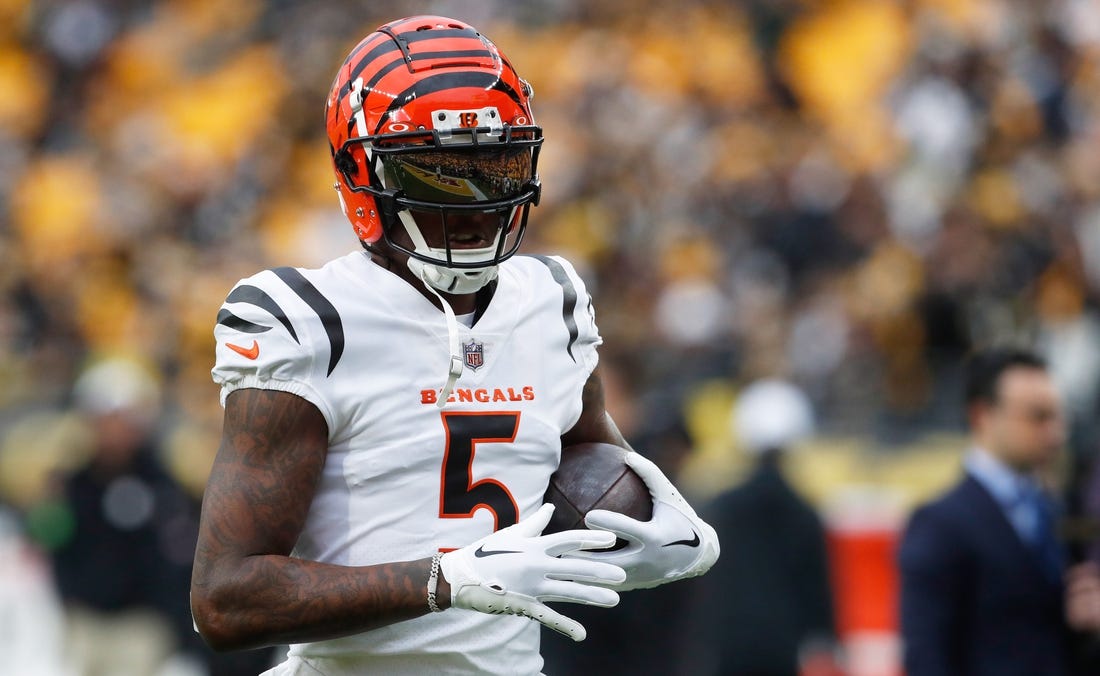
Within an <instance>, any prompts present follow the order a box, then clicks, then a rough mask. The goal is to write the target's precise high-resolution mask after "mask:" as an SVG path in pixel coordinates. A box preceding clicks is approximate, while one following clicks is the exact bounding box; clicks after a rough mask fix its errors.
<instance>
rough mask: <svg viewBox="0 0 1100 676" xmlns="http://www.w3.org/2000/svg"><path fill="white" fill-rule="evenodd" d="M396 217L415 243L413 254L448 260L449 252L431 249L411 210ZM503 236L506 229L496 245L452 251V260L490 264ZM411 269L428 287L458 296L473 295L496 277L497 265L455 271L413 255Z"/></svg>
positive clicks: (401, 212)
mask: <svg viewBox="0 0 1100 676" xmlns="http://www.w3.org/2000/svg"><path fill="white" fill-rule="evenodd" d="M397 217H398V219H399V220H400V221H401V225H403V226H404V227H405V232H407V233H408V235H409V239H411V240H412V243H413V250H414V251H416V252H417V253H419V254H424V255H426V256H433V257H435V258H440V259H445V258H446V257H447V250H446V249H437V248H434V247H430V246H428V242H427V241H426V240H425V239H424V236H423V235H422V234H421V233H420V228H419V227H417V225H416V221H415V220H414V219H413V216H412V214H410V213H409V212H408V211H400V212H398V214H397ZM503 236H504V229H503V228H499V229H498V230H497V235H496V237H495V238H494V239H493V243H492V244H490V245H489V246H487V247H482V248H480V249H457V250H451V260H453V261H455V262H457V263H480V262H483V261H491V260H492V259H493V256H495V255H496V251H497V245H498V244H499V243H500V238H501V237H503ZM408 266H409V269H410V270H412V273H413V274H414V275H416V277H417V279H419V280H421V281H423V282H424V284H425V285H427V286H428V287H434V289H438V290H439V291H443V292H445V293H452V294H457V295H462V294H467V293H474V292H475V291H478V290H479V289H481V287H483V286H485V285H486V284H488V283H489V282H491V281H493V280H494V279H496V277H497V266H496V265H486V266H485V267H483V268H476V269H454V268H448V267H446V266H444V265H437V264H435V263H428V262H426V261H422V260H420V259H417V258H413V257H412V256H410V257H409V261H408Z"/></svg>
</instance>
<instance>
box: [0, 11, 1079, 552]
mask: <svg viewBox="0 0 1100 676" xmlns="http://www.w3.org/2000/svg"><path fill="white" fill-rule="evenodd" d="M416 13H442V14H452V15H455V16H457V17H459V18H462V19H464V20H467V21H469V22H470V23H472V24H474V25H476V26H478V27H479V28H481V29H482V30H483V31H484V32H485V34H487V35H489V36H491V37H492V38H493V40H494V41H495V42H497V43H498V44H499V45H500V46H501V47H502V49H503V50H504V51H505V53H507V54H508V56H509V58H510V60H511V61H512V62H513V64H514V65H515V66H516V68H517V70H518V71H519V72H520V73H521V74H522V75H523V76H524V77H525V78H526V79H528V80H529V81H530V82H531V83H532V85H533V86H534V89H535V92H536V96H535V101H534V105H535V112H536V115H537V116H538V121H539V123H540V124H541V125H542V126H543V127H544V130H545V134H546V138H547V141H546V145H545V149H544V151H543V154H542V156H541V160H540V173H541V175H542V179H543V185H544V193H543V202H542V205H541V206H539V207H538V208H537V209H536V210H535V211H534V212H533V214H532V220H531V227H530V228H529V229H528V240H527V243H526V244H525V249H526V250H527V251H548V252H554V253H562V254H564V255H566V256H568V257H570V258H571V259H572V260H573V261H574V262H575V263H576V264H577V266H578V268H579V269H580V270H581V271H582V274H584V275H585V277H586V278H587V279H588V280H589V282H590V285H591V290H592V291H593V294H594V296H595V301H596V308H597V319H598V321H599V325H600V328H601V331H602V333H603V335H604V338H605V341H606V343H605V346H604V348H603V349H602V357H603V360H604V364H605V365H606V366H605V368H606V369H607V370H608V372H609V374H610V375H609V376H608V377H609V379H610V380H612V381H613V382H612V385H613V387H614V389H615V390H616V392H617V394H616V395H615V396H613V399H612V402H611V403H612V405H613V407H615V410H613V411H612V412H613V413H614V414H615V415H616V417H617V418H618V419H619V420H620V424H621V426H622V427H624V430H625V431H626V432H627V436H628V437H631V436H632V435H635V436H637V437H645V438H661V437H660V435H661V434H665V433H668V432H669V430H674V431H675V430H679V429H681V428H682V427H683V426H684V425H685V424H687V423H686V422H685V420H686V419H687V418H690V415H688V413H687V412H685V407H686V406H688V403H689V402H694V403H693V405H697V406H698V405H701V404H699V403H698V397H697V395H698V393H699V392H701V391H709V390H706V388H705V384H707V383H712V382H721V383H726V384H731V385H732V386H736V385H737V384H739V383H743V382H747V381H748V380H750V379H754V378H758V377H767V376H781V377H784V378H787V379H789V380H791V381H793V382H795V383H797V384H798V385H800V386H801V387H802V388H803V389H804V390H805V391H806V392H807V393H809V396H810V398H811V400H812V402H813V405H814V408H815V411H816V417H817V418H818V421H819V429H820V432H819V433H820V434H822V435H838V436H849V437H857V438H860V439H865V440H868V443H870V444H871V445H873V446H874V447H875V448H877V449H879V450H880V451H881V452H883V453H887V452H889V448H890V447H892V446H894V445H897V444H903V443H909V442H911V441H912V440H914V439H920V438H922V437H923V436H925V435H927V434H929V433H934V432H937V431H942V430H954V431H958V430H960V429H961V426H962V417H961V414H960V411H961V407H960V399H959V394H958V392H959V391H960V388H959V371H958V365H959V363H960V361H961V358H962V356H963V355H964V354H965V353H966V352H967V351H968V350H969V349H971V348H972V347H974V346H980V345H987V344H990V343H995V342H1001V341H1005V340H1016V341H1023V342H1026V343H1028V344H1031V345H1035V346H1037V347H1038V348H1039V349H1040V350H1041V351H1042V352H1043V353H1044V354H1045V355H1047V356H1048V358H1049V359H1050V360H1051V364H1052V371H1053V373H1054V376H1055V378H1056V380H1057V382H1058V384H1059V386H1060V388H1061V389H1062V391H1063V393H1064V395H1065V397H1066V399H1067V402H1068V406H1069V409H1070V410H1071V412H1072V413H1073V433H1072V437H1071V442H1070V445H1071V447H1072V450H1073V451H1074V453H1073V456H1072V457H1073V458H1074V466H1075V467H1078V468H1079V469H1080V472H1081V473H1083V471H1084V469H1083V468H1086V467H1087V466H1088V464H1089V462H1090V461H1091V459H1092V458H1093V457H1094V456H1095V455H1096V454H1097V450H1098V446H1100V430H1098V425H1097V422H1096V421H1097V419H1098V418H1100V416H1098V413H1100V2H1097V1H1096V0H1049V1H1046V2H1031V1H1028V0H746V1H745V2H740V3H730V2H719V1H717V0H713V1H707V0H684V1H682V2H677V3H662V2H655V1H652V0H646V1H644V2H637V1H628V0H584V1H582V0H551V1H546V2H535V1H530V2H527V1H524V2H511V1H506V0H491V1H485V2H479V3H457V2H444V1H437V2H427V1H421V2H413V1H411V0H402V1H398V2H389V3H361V2H349V1H347V0H342V1H337V2H330V1H326V2H320V1H317V0H313V1H310V0H307V1H302V2H290V1H289V0H268V1H266V2H264V1H261V0H238V1H237V2H232V3H224V2H217V1H215V0H162V1H159V2H148V1H145V2H140V1H137V0H43V1H40V2H33V3H32V2H30V1H29V0H0V379H2V380H3V382H4V387H3V388H0V504H7V505H9V506H11V507H12V508H13V510H14V511H16V512H17V513H19V514H20V515H23V516H27V517H28V518H27V519H25V520H26V522H27V523H28V524H29V525H28V526H27V528H28V529H29V530H30V532H32V534H33V535H34V536H35V537H36V538H37V539H38V541H39V542H41V543H42V544H44V545H45V547H46V548H47V549H48V550H51V549H52V550H54V551H57V550H60V549H61V548H63V547H65V546H67V545H68V544H71V540H72V538H73V537H74V536H73V529H72V528H71V527H66V525H65V524H66V523H67V522H66V520H65V519H64V518H63V511H64V510H62V511H61V512H58V508H57V504H58V502H59V501H60V502H64V499H63V495H62V493H63V492H62V491H61V489H60V488H59V487H58V481H59V479H58V477H59V476H64V475H65V474H66V473H67V472H76V471H79V469H80V468H82V467H84V466H85V464H86V463H87V462H88V459H89V458H91V457H94V455H95V447H96V445H97V444H96V437H95V430H94V425H91V424H89V423H88V416H87V414H88V410H87V407H83V408H82V406H81V403H80V401H79V396H78V395H77V394H75V393H74V383H76V382H77V379H78V378H79V377H80V376H81V374H82V373H84V372H85V371H86V370H87V369H88V368H89V366H91V365H93V364H96V363H97V362H98V361H100V360H102V359H104V358H107V357H110V358H118V357H122V358H125V359H126V360H127V363H129V364H131V365H132V366H134V367H135V368H139V369H141V370H142V371H143V372H144V373H145V374H147V375H148V376H150V377H151V379H152V380H151V381H150V382H151V383H152V386H153V387H154V388H155V391H156V394H155V396H153V395H151V401H153V400H155V405H156V407H157V410H156V414H155V423H154V424H153V430H154V434H153V436H154V437H155V442H156V444H155V445H156V451H155V454H154V455H155V456H156V459H157V460H158V464H159V465H160V467H161V468H162V469H163V471H164V472H165V473H166V474H167V475H168V476H169V477H170V478H171V481H172V482H173V483H174V484H175V486H176V487H177V488H179V489H181V490H182V493H183V495H184V496H185V497H186V498H187V499H190V500H192V501H194V500H197V499H198V497H199V496H200V494H201V488H202V485H203V483H204V481H205V476H206V473H207V471H208V469H209V466H210V462H211V460H212V457H213V453H214V452H215V450H216V447H217V436H218V433H219V431H220V408H219V406H218V397H217V390H216V388H215V387H214V385H213V384H212V383H211V382H210V379H209V369H210V366H211V364H212V361H213V340H212V326H213V322H214V316H215V314H216V312H217V308H218V306H219V305H220V304H221V302H222V300H223V298H224V296H225V293H226V292H227V291H228V289H229V288H230V287H231V286H232V284H233V283H234V282H235V281H236V280H237V279H239V278H241V277H244V276H247V275H249V274H252V273H253V272H255V271H256V270H258V269H262V268H264V267H270V266H273V265H298V266H313V265H317V264H319V263H321V262H323V261H324V260H327V259H328V258H330V257H332V256H335V255H338V254H340V253H343V252H345V251H348V250H351V249H354V248H355V247H356V246H357V244H356V242H355V240H354V235H353V234H352V231H351V228H350V227H349V225H348V224H347V222H346V220H345V219H344V217H343V215H342V214H341V213H340V210H339V206H338V203H337V200H336V198H335V196H334V195H333V192H332V189H331V185H332V175H331V168H330V163H329V162H330V160H329V152H328V149H327V146H326V143H325V140H324V130H323V124H322V108H323V101H324V97H325V95H326V93H327V91H328V88H329V85H330V83H331V81H332V78H333V76H334V74H335V71H336V67H337V66H338V64H339V63H340V62H341V60H342V59H343V57H344V55H345V54H346V52H347V51H348V50H349V49H350V47H351V46H352V45H354V44H355V43H356V42H357V41H358V40H359V39H360V38H361V37H362V36H363V35H364V34H366V33H367V32H369V31H370V30H372V29H373V28H374V27H375V26H377V25H378V24H380V23H382V22H383V21H386V20H389V19H392V18H395V17H397V16H402V15H407V14H416ZM365 293H367V294H369V290H365ZM704 408H705V406H704ZM715 428H716V429H717V428H721V429H722V430H725V429H726V424H725V422H724V421H722V422H721V423H716V424H715ZM690 432H691V434H692V435H694V438H693V439H692V441H693V442H694V443H700V440H699V438H698V436H699V435H706V434H711V433H714V432H713V430H712V429H710V428H708V427H706V426H705V425H704V426H703V427H702V428H693V429H691V430H690ZM655 435H656V436H655ZM59 514H62V516H59ZM28 515H29V516H28ZM175 527H180V526H179V524H177V525H176V526H175ZM169 541H173V540H172V539H171V538H169ZM174 541H175V542H177V544H178V542H179V541H180V540H178V539H177V540H174ZM184 541H186V538H184ZM185 550H186V547H184V548H183V551H184V554H180V552H179V551H175V552H172V551H167V552H163V553H162V554H163V556H166V557H168V558H169V560H175V561H176V562H177V563H178V562H179V561H180V559H181V557H182V559H183V561H184V563H185V562H186V559H187V555H186V551H185ZM172 557H175V559H172Z"/></svg>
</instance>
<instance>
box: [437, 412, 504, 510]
mask: <svg viewBox="0 0 1100 676" xmlns="http://www.w3.org/2000/svg"><path fill="white" fill-rule="evenodd" d="M440 416H441V417H442V419H443V429H444V430H446V433H447V444H446V447H445V448H444V451H443V476H442V479H441V484H440V491H439V516H440V517H441V518H444V519H469V518H471V517H472V516H473V515H474V512H476V511H477V510H479V509H487V510H489V511H490V512H492V514H493V523H494V525H493V530H494V531H497V530H500V529H501V528H507V527H508V526H511V525H512V524H514V523H516V522H518V521H519V507H518V506H517V505H516V500H515V498H513V497H512V494H511V492H509V490H508V488H507V487H506V486H505V485H504V484H502V483H501V482H499V481H497V480H496V479H482V480H480V481H474V474H473V467H474V453H475V452H476V450H477V445H478V444H479V443H505V444H507V443H511V442H513V441H515V439H516V430H517V429H518V428H519V417H520V414H519V411H513V412H494V413H481V412H474V411H444V412H442V413H440Z"/></svg>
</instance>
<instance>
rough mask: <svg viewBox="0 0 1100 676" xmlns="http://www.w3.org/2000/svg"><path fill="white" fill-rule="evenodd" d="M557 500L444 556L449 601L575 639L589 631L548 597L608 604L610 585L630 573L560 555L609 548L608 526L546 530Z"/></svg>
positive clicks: (613, 599) (611, 602) (613, 597)
mask: <svg viewBox="0 0 1100 676" xmlns="http://www.w3.org/2000/svg"><path fill="white" fill-rule="evenodd" d="M553 513H554V506H553V505H551V504H545V505H543V506H542V507H540V508H539V510H538V511H537V512H535V513H534V514H532V515H531V516H529V517H527V518H526V519H523V520H522V521H520V522H519V523H517V524H515V525H512V526H509V527H507V528H503V529H501V530H498V531H496V532H495V533H492V534H490V535H488V536H486V537H484V538H482V539H480V540H478V541H477V542H475V543H473V544H471V545H467V546H465V547H463V548H462V549H456V550H454V551H452V552H447V553H446V554H444V555H443V556H442V557H440V559H439V568H440V570H441V572H442V573H443V578H444V579H446V580H447V582H449V583H450V585H451V605H452V606H453V607H455V608H468V609H470V610H477V611H480V612H483V613H492V614H502V613H504V614H509V615H523V616H525V617H530V618H532V619H534V620H537V621H539V622H541V623H542V624H544V625H546V626H547V627H550V628H551V629H554V630H555V631H559V632H561V633H563V634H565V635H566V636H568V637H569V638H571V639H573V640H574V641H583V640H584V637H585V636H586V635H587V632H585V629H584V626H582V625H581V623H580V622H577V621H576V620H573V619H570V618H568V617H566V616H565V615H562V614H561V613H559V612H557V611H556V610H553V609H551V608H549V607H547V606H546V604H545V602H546V601H565V602H568V603H583V604H585V605H591V606H601V607H604V608H609V607H611V606H613V605H615V604H617V603H618V602H619V595H618V594H617V593H615V592H614V591H613V590H612V589H611V588H610V587H612V586H614V585H617V584H621V583H622V582H623V581H624V580H625V579H626V573H625V572H624V571H623V569H622V568H620V567H619V566H617V565H614V564H611V563H606V562H603V561H590V560H587V559H582V558H565V557H562V558H558V557H559V556H561V555H562V554H571V553H576V552H580V551H583V550H585V549H590V548H602V547H610V546H611V545H612V544H614V543H615V536H614V535H613V534H611V533H607V532H602V531H592V530H583V529H579V530H567V531H562V532H560V533H553V534H550V535H541V533H542V531H543V529H545V528H546V524H548V523H550V515H551V514H553Z"/></svg>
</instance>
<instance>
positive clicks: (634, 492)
mask: <svg viewBox="0 0 1100 676" xmlns="http://www.w3.org/2000/svg"><path fill="white" fill-rule="evenodd" d="M627 453H629V451H627V450H626V449H625V448H622V447H620V446H614V445H612V444H598V443H585V444H575V445H573V446H567V447H566V448H563V449H562V451H561V463H560V464H559V465H558V470H557V471H556V472H554V474H553V476H551V477H550V485H549V486H547V488H546V496H545V497H544V498H543V501H544V502H551V503H553V504H554V516H553V517H552V518H551V519H550V524H549V525H548V526H547V527H546V530H545V531H543V532H544V533H557V532H559V531H563V530H570V529H573V528H585V525H584V515H585V514H587V513H588V512H589V510H593V509H607V510H610V511H612V512H619V513H621V514H626V515H627V516H629V517H633V518H635V519H638V520H639V521H649V520H650V519H651V518H653V498H652V496H650V494H649V489H648V488H646V485H645V483H644V482H643V481H642V479H641V477H639V476H638V475H637V474H635V473H634V470H632V469H630V467H629V466H628V465H627V464H626V462H624V460H623V459H624V458H625V457H626V454H627ZM625 545H626V541H625V540H622V539H620V540H618V541H617V542H616V543H615V546H614V547H611V549H618V548H620V547H623V546H625Z"/></svg>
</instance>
